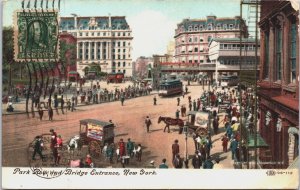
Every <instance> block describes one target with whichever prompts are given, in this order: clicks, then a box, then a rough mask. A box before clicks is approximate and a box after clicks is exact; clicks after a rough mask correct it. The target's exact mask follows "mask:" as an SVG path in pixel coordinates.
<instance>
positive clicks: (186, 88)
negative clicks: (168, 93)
mask: <svg viewBox="0 0 300 190" xmlns="http://www.w3.org/2000/svg"><path fill="white" fill-rule="evenodd" d="M185 93H186V94H187V93H188V87H187V86H185Z"/></svg>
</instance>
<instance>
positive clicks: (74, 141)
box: [68, 135, 81, 155]
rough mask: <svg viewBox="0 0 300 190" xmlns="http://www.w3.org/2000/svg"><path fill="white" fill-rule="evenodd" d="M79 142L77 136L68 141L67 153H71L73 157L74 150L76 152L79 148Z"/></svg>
mask: <svg viewBox="0 0 300 190" xmlns="http://www.w3.org/2000/svg"><path fill="white" fill-rule="evenodd" d="M79 140H80V136H79V135H76V136H74V137H72V138H71V139H70V141H69V143H68V152H69V153H72V154H73V155H74V150H78V149H79V148H81V145H80V143H79Z"/></svg>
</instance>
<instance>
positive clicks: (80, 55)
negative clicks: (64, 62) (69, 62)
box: [78, 52, 130, 60]
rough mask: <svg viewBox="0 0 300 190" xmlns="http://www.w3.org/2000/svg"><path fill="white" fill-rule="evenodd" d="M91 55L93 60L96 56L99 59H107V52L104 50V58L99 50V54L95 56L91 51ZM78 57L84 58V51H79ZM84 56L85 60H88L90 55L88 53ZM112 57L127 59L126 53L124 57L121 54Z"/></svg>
mask: <svg viewBox="0 0 300 190" xmlns="http://www.w3.org/2000/svg"><path fill="white" fill-rule="evenodd" d="M90 57H91V58H90V59H92V60H94V59H96V57H97V60H100V59H106V54H105V52H103V54H102V58H101V57H100V53H99V52H98V54H97V56H95V54H94V53H91V54H90ZM78 58H79V59H83V54H82V52H79V56H78ZM84 58H85V60H88V59H89V55H88V54H85V56H84ZM112 58H113V59H118V60H121V59H126V55H123V56H122V57H121V55H118V56H116V55H113V57H112ZM128 59H130V55H128Z"/></svg>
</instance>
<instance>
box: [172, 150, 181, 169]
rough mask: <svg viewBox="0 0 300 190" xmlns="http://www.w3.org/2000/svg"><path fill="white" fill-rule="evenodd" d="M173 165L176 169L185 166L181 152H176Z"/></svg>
mask: <svg viewBox="0 0 300 190" xmlns="http://www.w3.org/2000/svg"><path fill="white" fill-rule="evenodd" d="M173 165H174V167H175V168H176V169H181V168H182V167H183V160H182V158H180V155H179V154H176V156H175V158H174V160H173Z"/></svg>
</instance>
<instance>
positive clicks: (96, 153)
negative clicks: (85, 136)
mask: <svg viewBox="0 0 300 190" xmlns="http://www.w3.org/2000/svg"><path fill="white" fill-rule="evenodd" d="M89 154H90V155H91V156H92V157H94V158H99V157H100V155H101V148H100V144H99V143H98V142H97V141H91V142H90V143H89Z"/></svg>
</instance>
